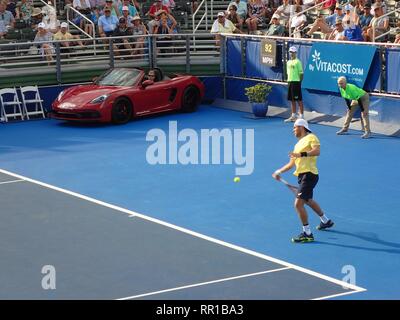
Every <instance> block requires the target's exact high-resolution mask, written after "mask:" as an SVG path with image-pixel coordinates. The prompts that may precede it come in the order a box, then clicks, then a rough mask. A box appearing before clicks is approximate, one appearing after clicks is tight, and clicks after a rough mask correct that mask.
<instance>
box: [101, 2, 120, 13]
mask: <svg viewBox="0 0 400 320" xmlns="http://www.w3.org/2000/svg"><path fill="white" fill-rule="evenodd" d="M106 8H108V9H110V10H111V15H112V16H115V17H119V16H120V14H119V10H118V6H117V4H116V3H113V0H106V5H105V6H104V8H103V13H104V10H105V9H106Z"/></svg>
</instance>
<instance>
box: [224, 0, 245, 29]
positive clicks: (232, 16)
mask: <svg viewBox="0 0 400 320" xmlns="http://www.w3.org/2000/svg"><path fill="white" fill-rule="evenodd" d="M226 19H228V20H230V21H232V23H233V24H234V25H235V27H236V28H238V29H239V30H242V28H243V19H242V18H241V17H240V15H239V14H238V13H237V6H236V4H235V3H233V4H231V5H230V6H229V8H228V15H227V16H226Z"/></svg>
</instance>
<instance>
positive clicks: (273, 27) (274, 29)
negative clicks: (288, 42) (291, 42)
mask: <svg viewBox="0 0 400 320" xmlns="http://www.w3.org/2000/svg"><path fill="white" fill-rule="evenodd" d="M265 35H267V36H277V37H283V36H284V35H285V27H284V26H283V25H281V23H280V16H279V14H277V13H274V14H273V15H272V19H271V24H270V26H269V28H268V31H267V32H266V34H265Z"/></svg>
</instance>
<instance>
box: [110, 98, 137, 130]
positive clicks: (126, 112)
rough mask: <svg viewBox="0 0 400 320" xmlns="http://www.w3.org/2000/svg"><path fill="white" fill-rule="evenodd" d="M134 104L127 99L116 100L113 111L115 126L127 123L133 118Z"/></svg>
mask: <svg viewBox="0 0 400 320" xmlns="http://www.w3.org/2000/svg"><path fill="white" fill-rule="evenodd" d="M132 112H133V110H132V104H131V102H130V101H129V99H127V98H119V99H117V100H115V102H114V104H113V106H112V110H111V121H112V122H113V123H114V124H124V123H127V122H128V121H129V120H131V118H132Z"/></svg>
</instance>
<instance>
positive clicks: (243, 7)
mask: <svg viewBox="0 0 400 320" xmlns="http://www.w3.org/2000/svg"><path fill="white" fill-rule="evenodd" d="M232 5H236V8H237V10H236V11H237V14H238V15H239V16H240V18H241V19H242V20H245V19H246V17H247V2H246V1H243V0H234V1H232V2H231V3H230V4H229V5H228V9H227V11H229V8H230V7H231V6H232Z"/></svg>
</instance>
